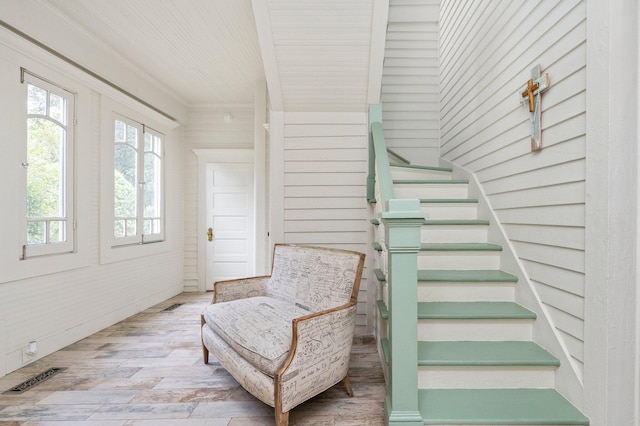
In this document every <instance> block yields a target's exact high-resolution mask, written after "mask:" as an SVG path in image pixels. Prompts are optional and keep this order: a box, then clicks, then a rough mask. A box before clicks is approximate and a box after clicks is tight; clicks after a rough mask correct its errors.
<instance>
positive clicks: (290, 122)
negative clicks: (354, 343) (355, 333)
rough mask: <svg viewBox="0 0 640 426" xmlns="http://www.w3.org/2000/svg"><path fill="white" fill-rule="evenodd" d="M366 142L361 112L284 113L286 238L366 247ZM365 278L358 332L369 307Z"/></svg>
mask: <svg viewBox="0 0 640 426" xmlns="http://www.w3.org/2000/svg"><path fill="white" fill-rule="evenodd" d="M367 144H368V132H367V116H366V114H364V113H359V114H354V113H323V114H316V113H300V112H297V113H285V122H284V141H283V149H284V152H283V164H282V170H283V172H284V188H283V196H284V200H283V205H284V217H283V220H284V223H283V228H284V242H286V243H295V244H310V245H319V246H327V247H334V248H341V249H346V250H355V251H359V252H362V253H367V252H368V248H367V232H368V204H367V200H366V192H367V191H366V176H367V161H368V154H367ZM273 167H277V165H273ZM365 277H366V274H364V275H363V279H362V281H361V284H360V292H359V295H358V311H357V312H358V317H357V325H358V327H359V329H360V332H366V326H367V312H369V313H370V311H371V307H369V306H367V291H368V288H367V282H366V280H365ZM369 332H370V331H369Z"/></svg>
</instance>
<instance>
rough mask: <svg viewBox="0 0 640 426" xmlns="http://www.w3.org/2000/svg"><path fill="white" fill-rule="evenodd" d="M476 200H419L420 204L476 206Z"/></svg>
mask: <svg viewBox="0 0 640 426" xmlns="http://www.w3.org/2000/svg"><path fill="white" fill-rule="evenodd" d="M477 203H478V199H477V198H421V199H420V204H477Z"/></svg>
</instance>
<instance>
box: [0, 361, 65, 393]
mask: <svg viewBox="0 0 640 426" xmlns="http://www.w3.org/2000/svg"><path fill="white" fill-rule="evenodd" d="M64 370H66V368H57V367H53V368H50V369H48V370H46V371H43V372H42V373H40V374H38V375H36V376H33V377H32V378H30V379H29V380H25V381H24V382H22V383H20V384H19V385H18V386H15V387H13V388H11V389H9V390H8V391H6V392H4V393H5V394H16V393H22V392H24V391H27V390H29V389H31V388H32V387H34V386H35V385H37V384H39V383H42V382H44V381H45V380H47V379H49V378H51V377H53V376H55V375H56V374H58V373H60V372H61V371H64Z"/></svg>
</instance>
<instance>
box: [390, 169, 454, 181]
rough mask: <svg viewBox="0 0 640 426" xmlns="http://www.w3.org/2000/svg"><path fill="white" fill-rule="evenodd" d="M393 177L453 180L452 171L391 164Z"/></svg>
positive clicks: (400, 178)
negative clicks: (410, 167)
mask: <svg viewBox="0 0 640 426" xmlns="http://www.w3.org/2000/svg"><path fill="white" fill-rule="evenodd" d="M391 177H392V178H393V179H396V180H451V179H452V178H453V174H452V173H451V172H445V171H438V170H421V169H406V168H403V167H393V166H391Z"/></svg>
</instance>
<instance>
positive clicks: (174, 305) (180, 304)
mask: <svg viewBox="0 0 640 426" xmlns="http://www.w3.org/2000/svg"><path fill="white" fill-rule="evenodd" d="M179 306H182V303H174V304H173V305H171V306H167V307H166V308H164V309H163V310H162V312H171V311H173V310H174V309H175V308H177V307H179Z"/></svg>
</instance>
